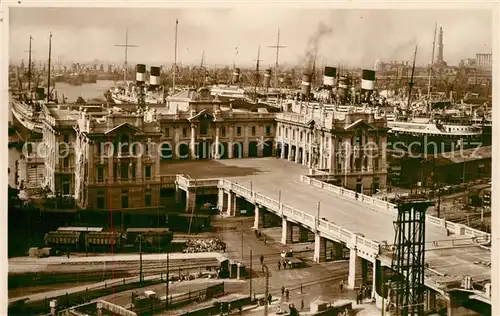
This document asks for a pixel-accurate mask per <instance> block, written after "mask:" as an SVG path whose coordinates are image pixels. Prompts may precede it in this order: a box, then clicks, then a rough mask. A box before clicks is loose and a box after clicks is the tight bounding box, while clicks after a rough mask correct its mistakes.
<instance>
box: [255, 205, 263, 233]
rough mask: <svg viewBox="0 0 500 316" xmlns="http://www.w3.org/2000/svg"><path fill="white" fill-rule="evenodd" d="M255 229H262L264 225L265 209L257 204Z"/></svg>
mask: <svg viewBox="0 0 500 316" xmlns="http://www.w3.org/2000/svg"><path fill="white" fill-rule="evenodd" d="M254 214H255V215H254V222H253V229H255V230H260V229H262V228H263V227H264V210H263V209H261V208H259V206H258V205H255V210H254Z"/></svg>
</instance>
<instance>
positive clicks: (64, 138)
mask: <svg viewBox="0 0 500 316" xmlns="http://www.w3.org/2000/svg"><path fill="white" fill-rule="evenodd" d="M63 141H64V143H65V144H69V135H68V134H64V136H63Z"/></svg>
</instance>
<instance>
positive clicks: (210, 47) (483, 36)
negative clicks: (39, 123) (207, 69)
mask: <svg viewBox="0 0 500 316" xmlns="http://www.w3.org/2000/svg"><path fill="white" fill-rule="evenodd" d="M176 19H178V21H179V24H178V49H177V56H178V57H177V60H178V62H180V63H183V64H200V61H201V56H202V52H204V56H205V64H206V65H208V66H210V65H229V66H231V65H232V64H233V63H235V64H236V65H238V66H241V67H246V66H250V65H254V64H255V60H256V59H257V51H258V47H259V46H260V59H261V60H262V61H261V68H265V67H268V66H271V65H274V64H275V61H276V49H273V48H269V47H268V46H271V45H276V42H277V32H278V28H279V29H280V45H284V46H286V47H285V48H283V49H281V50H280V54H279V59H280V64H287V65H293V66H297V65H298V66H302V65H303V66H305V64H307V61H308V57H307V56H308V54H309V57H310V56H312V55H314V54H315V53H314V51H315V48H316V50H317V64H319V65H331V66H336V65H338V64H344V65H346V66H353V67H354V66H355V67H373V65H374V64H375V62H376V61H377V60H381V61H392V60H397V61H402V60H405V61H410V63H411V60H413V54H414V50H415V45H418V52H417V58H416V63H417V64H418V65H425V64H428V63H429V61H430V59H431V52H432V42H433V36H434V25H435V23H438V30H439V27H440V26H441V27H442V28H443V32H444V41H443V44H444V60H445V61H446V62H447V63H448V64H451V65H456V64H458V62H459V60H460V59H463V58H474V57H475V55H476V53H489V52H491V51H492V47H491V46H492V39H491V37H492V16H491V13H490V12H489V11H484V10H483V11H479V10H470V9H469V10H420V11H416V10H339V9H332V10H325V9H321V10H313V9H309V10H304V9H274V8H273V9H269V8H266V9H263V8H255V9H251V10H249V9H248V8H246V9H217V8H214V9H208V10H207V9H203V10H202V9H149V8H144V9H137V8H11V10H10V17H9V20H10V39H9V45H10V47H9V50H10V60H11V61H12V62H14V63H18V62H20V60H21V59H22V58H24V60H25V61H27V59H28V53H27V52H26V51H27V50H28V44H29V36H30V34H31V35H32V36H33V38H34V40H33V42H32V50H33V51H34V52H33V58H34V59H35V60H45V61H46V59H47V58H48V38H49V32H50V31H51V32H52V34H53V37H52V59H53V61H54V62H58V61H60V62H72V61H74V62H80V63H86V62H92V61H94V60H98V61H106V62H112V63H116V64H119V63H123V61H124V49H123V48H122V47H115V46H114V45H115V44H124V43H125V30H126V29H128V42H129V44H134V45H137V46H138V47H135V48H130V49H129V51H128V61H129V64H136V63H145V64H147V65H153V64H154V65H163V64H170V63H172V62H173V61H174V47H175V45H174V38H175V21H176ZM436 51H437V50H436ZM238 66H237V67H238Z"/></svg>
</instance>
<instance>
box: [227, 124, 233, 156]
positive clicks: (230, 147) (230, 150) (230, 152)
mask: <svg viewBox="0 0 500 316" xmlns="http://www.w3.org/2000/svg"><path fill="white" fill-rule="evenodd" d="M228 129H229V143H228V144H227V157H228V158H229V159H231V158H233V142H234V136H233V134H234V125H233V124H230V125H228Z"/></svg>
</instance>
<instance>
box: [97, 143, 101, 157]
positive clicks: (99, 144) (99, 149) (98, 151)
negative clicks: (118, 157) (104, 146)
mask: <svg viewBox="0 0 500 316" xmlns="http://www.w3.org/2000/svg"><path fill="white" fill-rule="evenodd" d="M97 153H98V154H101V153H102V150H101V142H97Z"/></svg>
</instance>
